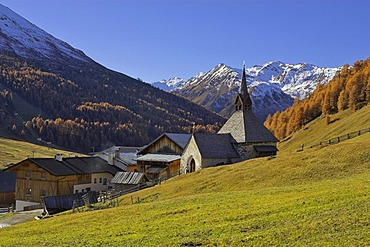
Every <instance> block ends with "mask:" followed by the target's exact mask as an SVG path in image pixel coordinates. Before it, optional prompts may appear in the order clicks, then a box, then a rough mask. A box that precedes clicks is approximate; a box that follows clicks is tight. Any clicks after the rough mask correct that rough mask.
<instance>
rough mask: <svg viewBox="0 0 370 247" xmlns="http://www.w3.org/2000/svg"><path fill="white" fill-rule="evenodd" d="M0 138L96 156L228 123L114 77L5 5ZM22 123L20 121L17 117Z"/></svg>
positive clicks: (0, 17) (0, 13)
mask: <svg viewBox="0 0 370 247" xmlns="http://www.w3.org/2000/svg"><path fill="white" fill-rule="evenodd" d="M0 72H1V73H0V103H1V104H0V124H1V129H0V134H1V135H2V136H7V137H12V138H18V139H22V140H27V141H31V140H33V141H35V140H38V139H39V138H41V140H42V141H43V142H44V143H47V142H52V143H53V144H56V145H58V146H62V147H65V148H69V149H74V150H78V151H80V152H90V151H91V149H94V150H101V149H104V148H107V147H110V146H112V145H115V144H119V145H126V146H142V145H145V144H147V143H149V141H151V140H153V139H154V138H156V137H158V136H159V135H160V134H162V133H163V132H179V133H184V132H185V133H190V131H191V130H192V129H193V126H195V130H197V131H210V132H212V131H216V130H217V129H218V128H219V125H220V124H221V123H223V122H224V119H223V118H222V117H220V116H218V115H216V114H214V113H212V112H209V111H208V110H206V109H205V108H204V107H201V106H199V105H197V104H195V103H192V102H191V101H189V100H186V99H184V98H182V97H177V96H175V95H173V94H170V93H167V92H164V91H162V90H159V89H157V88H155V87H153V86H151V85H148V84H147V83H144V82H142V81H140V80H136V79H134V78H131V77H129V76H127V75H125V74H122V73H119V72H115V71H112V70H109V69H107V68H105V67H104V66H102V65H100V64H98V63H97V62H95V61H93V60H92V59H91V58H89V57H87V56H86V55H85V54H84V53H83V52H82V51H80V50H78V49H75V48H73V47H72V46H70V45H68V44H67V43H65V42H63V41H61V40H59V39H57V38H55V37H53V36H51V35H50V34H48V33H47V32H45V31H44V30H42V29H40V28H38V27H37V26H36V25H34V24H32V23H30V22H28V21H27V20H25V19H24V18H22V17H21V16H19V15H17V14H16V13H14V12H13V11H11V10H10V9H8V8H6V7H4V6H3V5H1V4H0ZM18 116H20V118H18Z"/></svg>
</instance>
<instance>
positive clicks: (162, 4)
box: [0, 0, 370, 82]
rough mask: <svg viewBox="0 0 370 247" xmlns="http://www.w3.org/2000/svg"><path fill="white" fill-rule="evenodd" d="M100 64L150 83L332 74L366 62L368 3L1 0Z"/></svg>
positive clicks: (350, 0) (368, 52)
mask: <svg viewBox="0 0 370 247" xmlns="http://www.w3.org/2000/svg"><path fill="white" fill-rule="evenodd" d="M0 3H2V4H3V5H5V6H7V7H9V8H11V9H12V10H13V11H15V12H17V13H18V14H20V15H21V16H23V17H24V18H26V19H28V20H29V21H31V22H32V23H34V24H36V25H37V26H39V27H40V28H42V29H44V30H45V31H47V32H49V33H50V34H52V35H54V36H55V37H57V38H59V39H62V40H64V41H66V42H68V43H69V44H71V45H72V46H74V47H75V48H78V49H80V50H82V51H84V52H85V53H86V54H87V55H88V56H90V57H91V58H93V59H94V60H95V61H97V62H99V63H100V64H102V65H104V66H106V67H108V68H111V69H113V70H116V71H119V72H122V73H125V74H127V75H130V76H132V77H134V78H138V77H139V78H141V79H143V80H144V81H147V82H154V81H159V80H161V79H168V78H171V77H174V76H178V77H183V78H189V77H191V76H194V75H196V74H197V73H198V72H200V71H204V72H206V71H208V70H210V69H211V68H213V67H214V66H216V65H217V64H219V63H225V64H227V65H229V66H231V67H236V68H240V67H241V66H242V63H243V61H245V62H246V66H253V65H256V64H263V63H265V62H268V61H273V60H280V61H283V62H286V63H300V62H306V63H312V64H316V65H318V66H325V67H336V66H341V65H343V64H345V63H348V64H353V63H354V62H355V61H357V60H360V59H366V58H368V57H370V1H369V0H322V1H318V0H311V1H309V0H294V1H293V0H270V1H267V0H259V1H258V0H250V1H248V0H244V1H242V0H199V1H195V0H187V1H186V0H172V1H170V0H167V1H165V0H162V1H159V0H158V1H156V0H135V1H134V0H132V1H124V0H0Z"/></svg>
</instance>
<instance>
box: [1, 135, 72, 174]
mask: <svg viewBox="0 0 370 247" xmlns="http://www.w3.org/2000/svg"><path fill="white" fill-rule="evenodd" d="M32 151H35V153H32ZM57 153H62V154H64V157H68V155H69V153H68V152H66V151H63V150H57V149H48V148H47V147H44V146H39V145H35V144H31V143H28V142H22V141H15V140H11V139H5V138H1V137H0V169H2V168H4V167H5V165H6V164H9V163H13V164H15V163H17V162H19V161H21V160H23V159H26V158H29V157H33V156H34V157H35V158H41V157H46V158H47V157H53V156H54V155H55V154H57Z"/></svg>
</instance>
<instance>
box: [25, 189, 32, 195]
mask: <svg viewBox="0 0 370 247" xmlns="http://www.w3.org/2000/svg"><path fill="white" fill-rule="evenodd" d="M26 196H32V189H31V188H27V189H26Z"/></svg>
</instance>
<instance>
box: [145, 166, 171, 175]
mask: <svg viewBox="0 0 370 247" xmlns="http://www.w3.org/2000/svg"><path fill="white" fill-rule="evenodd" d="M166 168H167V167H166V166H152V167H150V168H149V169H148V170H147V171H146V173H154V174H157V173H161V172H162V171H163V170H164V169H166Z"/></svg>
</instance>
